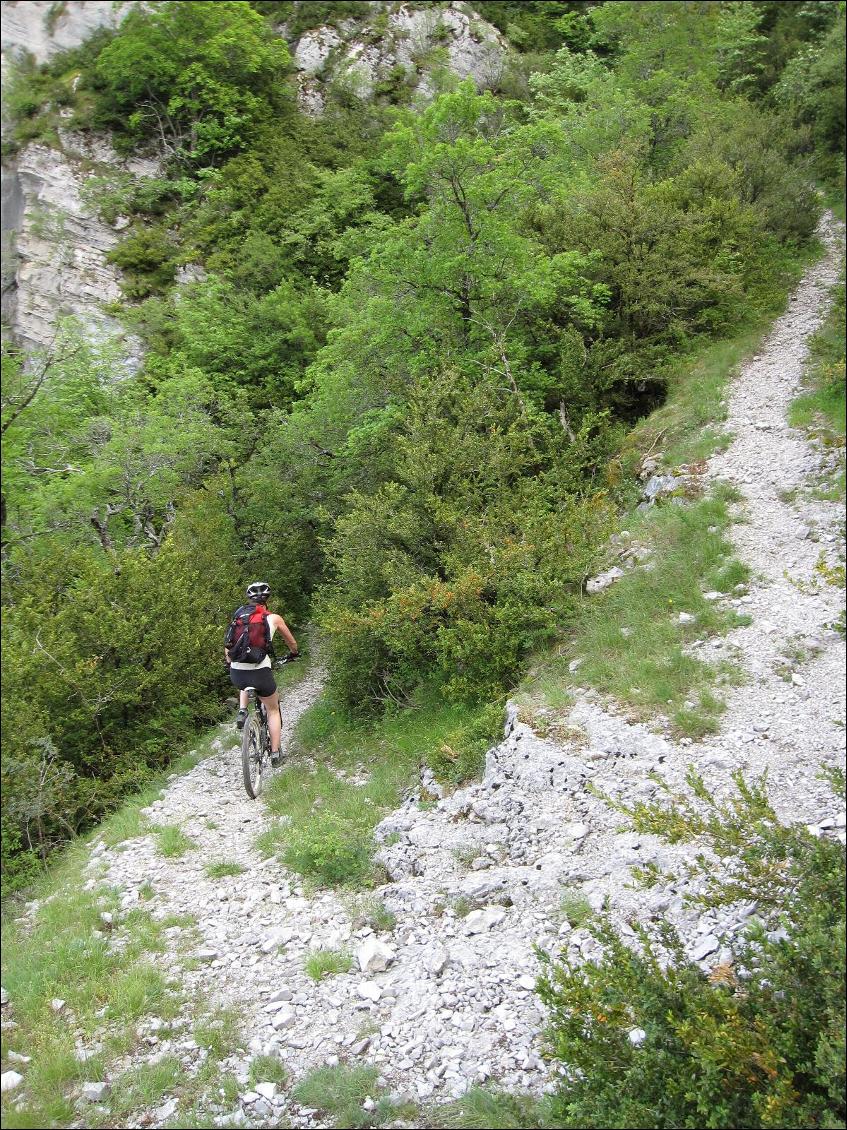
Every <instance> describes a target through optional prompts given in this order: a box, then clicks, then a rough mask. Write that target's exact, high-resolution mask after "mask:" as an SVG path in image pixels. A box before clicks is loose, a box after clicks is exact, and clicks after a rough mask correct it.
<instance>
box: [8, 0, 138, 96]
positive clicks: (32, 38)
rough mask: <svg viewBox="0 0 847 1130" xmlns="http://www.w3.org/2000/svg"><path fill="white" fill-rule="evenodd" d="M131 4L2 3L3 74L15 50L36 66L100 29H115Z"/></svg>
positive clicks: (100, 0) (96, 0)
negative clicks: (24, 52)
mask: <svg viewBox="0 0 847 1130" xmlns="http://www.w3.org/2000/svg"><path fill="white" fill-rule="evenodd" d="M132 7H134V5H133V4H132V3H121V2H120V0H119V2H118V3H112V0H68V3H65V4H55V3H53V2H52V0H3V3H2V4H0V12H2V16H3V30H2V38H0V46H2V58H3V75H4V77H5V75H6V72H7V69H8V66H9V64H10V63H11V61H12V59H13V57H14V56H15V54H16V53H17V52H18V51H26V52H28V53H29V54H30V55H32V57H33V58H34V59H35V61H36V63H46V62H47V60H48V59H49V58H50V57H51V56H52V55H55V54H56V53H57V52H58V51H66V50H67V49H68V48H70V47H78V46H79V45H80V43H83V42H84V41H85V40H86V39H88V37H89V36H90V35H91V34H92V32H95V31H97V30H98V29H99V28H101V27H116V26H117V25H118V24H119V23H120V22H121V20H122V19H123V18H124V16H125V15H126V14H127V12H128V11H129V10H130V9H131V8H132Z"/></svg>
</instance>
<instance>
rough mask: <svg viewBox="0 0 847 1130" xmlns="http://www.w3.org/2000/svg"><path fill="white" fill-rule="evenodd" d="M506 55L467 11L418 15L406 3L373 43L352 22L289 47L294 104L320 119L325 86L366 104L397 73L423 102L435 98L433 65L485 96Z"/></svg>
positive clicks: (488, 28) (493, 34)
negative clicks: (344, 89)
mask: <svg viewBox="0 0 847 1130" xmlns="http://www.w3.org/2000/svg"><path fill="white" fill-rule="evenodd" d="M437 48H440V49H441V52H440V56H441V57H440V59H439V58H438V57H437V55H436V51H435V49H437ZM508 49H509V48H508V44H507V42H506V40H505V39H504V38H503V36H502V35H501V34H500V33H499V32H498V31H497V29H496V28H495V27H493V26H492V25H491V24H489V23H488V22H487V21H486V20H484V19H482V18H481V17H480V16H479V15H477V14H476V13H475V12H473V10H472V9H470V8H469V7H468V5H466V4H462V3H452V4H450V5H449V6H448V7H446V8H434V7H433V8H423V9H422V8H412V7H411V6H409V5H407V4H403V5H402V6H401V7H399V8H397V9H396V10H394V11H389V12H388V13H387V17H386V29H385V33H384V34H383V35H382V36H381V38H380V39H379V40H378V41H377V42H373V40H372V39H365V38H363V37H362V35H361V29H360V28H356V26H355V25H351V24H350V23H349V22H348V23H344V24H341V25H340V27H339V28H338V29H334V28H330V27H320V28H316V29H314V30H312V31H307V32H306V33H305V34H304V35H302V36H301V37H300V39H299V40H298V42H297V44H296V47H295V48H294V64H295V67H296V68H297V70H298V72H299V75H298V83H299V93H298V101H299V104H300V108H301V109H302V110H304V111H305V112H306V113H310V114H319V113H320V112H321V111H322V110H323V108H324V98H325V87H324V85H323V83H324V80H327V79H328V80H335V81H339V82H342V83H346V84H347V85H348V86H349V87H350V88H351V89H352V90H353V91H354V92H355V93H356V94H357V95H359V96H360V97H368V96H369V95H370V94H372V93H373V91H374V89H375V87H376V86H377V84H378V83H379V82H380V81H382V80H383V79H385V78H386V77H387V76H388V75H389V74H390V73H391V71H392V70H393V69H394V68H396V67H402V68H403V70H404V71H405V72H406V74H407V76H408V80H409V82H410V84H413V87H414V91H415V93H416V94H417V95H419V96H420V97H421V98H424V99H426V98H429V97H431V96H432V95H433V94H434V84H433V82H432V77H431V75H432V71H433V69H434V68H435V66H437V65H442V66H445V67H446V68H447V69H448V70H450V71H452V72H453V74H455V75H456V76H457V77H458V78H460V79H465V78H472V79H473V80H474V82H475V83H476V85H477V87H478V88H480V89H483V88H485V87H488V86H491V85H492V84H493V83H495V82H496V81H497V79H498V78H499V76H500V74H501V72H502V69H503V65H504V60H505V59H506V56H507V53H508Z"/></svg>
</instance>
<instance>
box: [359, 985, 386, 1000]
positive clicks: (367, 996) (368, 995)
mask: <svg viewBox="0 0 847 1130" xmlns="http://www.w3.org/2000/svg"><path fill="white" fill-rule="evenodd" d="M356 992H357V993H358V994H359V996H360V997H361V998H362V999H363V1000H368V1001H378V1000H379V998H380V997H381V996H382V989H381V988H380V987H379V985H377V983H376V981H362V982H361V984H359V985H357V986H356Z"/></svg>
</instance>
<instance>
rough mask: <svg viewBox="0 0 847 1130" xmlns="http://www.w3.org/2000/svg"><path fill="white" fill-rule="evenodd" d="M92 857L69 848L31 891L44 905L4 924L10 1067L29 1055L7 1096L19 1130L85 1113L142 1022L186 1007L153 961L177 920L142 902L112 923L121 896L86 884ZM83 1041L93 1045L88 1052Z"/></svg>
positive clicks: (7, 1121) (6, 1109)
mask: <svg viewBox="0 0 847 1130" xmlns="http://www.w3.org/2000/svg"><path fill="white" fill-rule="evenodd" d="M86 860H87V850H86V845H84V844H82V843H77V844H75V845H73V846H72V847H71V848H69V849H68V851H67V852H66V853H65V857H64V859H63V860H62V863H61V864H60V865H58V866H57V867H56V868H54V870H53V871H52V872H51V874H50V875H49V876H47V877H46V878H45V879H43V880H42V881H41V882H40V883H39V884H38V885H37V886H36V888H35V889H34V890H33V891H32V892H31V893H32V895H33V896H34V897H35V899H37V901H38V904H39V905H38V908H37V910H34V911H33V912H32V913H31V914H29V915H27V916H26V918H20V919H12V918H9V920H8V921H7V922H6V923H5V924H4V927H3V987H4V988H5V989H6V991H7V992H8V994H9V1005H8V1006H7V1007H6V1008H4V1010H3V1015H4V1020H9V1019H11V1020H12V1021H13V1022H14V1025H15V1027H12V1028H7V1029H6V1030H4V1032H3V1040H2V1055H3V1070H4V1071H5V1070H7V1069H8V1068H16V1064H15V1062H13V1061H11V1060H10V1059H9V1053H10V1052H16V1053H18V1054H23V1055H26V1056H29V1057H30V1061H29V1062H28V1063H26V1064H25V1065H24V1066H23V1067H20V1068H17V1069H18V1070H19V1071H20V1073H21V1074H23V1076H24V1082H23V1084H21V1086H20V1087H19V1088H18V1089H17V1090H16V1091H14V1092H11V1093H9V1094H7V1095H4V1096H3V1125H4V1126H8V1127H10V1130H11V1128H13V1127H30V1126H56V1125H63V1124H66V1123H68V1122H70V1121H72V1120H73V1119H74V1118H76V1117H78V1112H77V1103H78V1096H79V1089H80V1087H81V1085H82V1083H83V1082H86V1081H87V1082H98V1081H100V1080H103V1079H105V1078H106V1074H107V1071H108V1067H109V1064H110V1063H111V1062H113V1061H114V1060H115V1059H116V1058H117V1057H120V1056H123V1055H126V1054H127V1053H129V1052H131V1051H132V1050H133V1049H134V1048H135V1047H136V1045H137V1044H138V1043H139V1042H140V1040H139V1037H138V1035H137V1028H138V1025H139V1022H140V1021H142V1020H143V1019H144V1018H145V1017H158V1018H159V1019H160V1020H162V1021H165V1022H167V1021H170V1020H173V1019H174V1018H175V1017H176V1016H177V1014H178V1013H179V1011H180V1009H181V1008H182V1007H183V1003H184V1002H183V1000H182V996H181V993H180V992H179V990H178V988H176V987H174V986H173V985H172V984H170V983H169V982H168V980H167V979H166V978H165V975H164V974H163V973H162V972H161V970H160V969H159V968H158V967H157V966H156V965H155V964H154V962H153V961H152V960H151V958H152V956H153V955H154V954H155V953H158V952H161V951H163V950H164V949H165V944H166V943H165V936H164V930H165V929H166V928H167V927H168V926H169V925H170V924H171V923H169V922H168V921H167V920H164V921H154V920H153V919H152V918H151V916H150V915H149V913H148V912H147V911H146V910H142V909H139V910H134V911H132V912H130V913H129V914H128V915H127V916H126V917H125V918H124V919H123V921H122V922H121V923H120V928H119V929H118V928H117V927H114V928H112V927H111V926H110V925H107V924H106V923H104V921H103V919H102V918H101V914H103V913H106V914H112V915H114V916H115V918H117V913H116V912H117V909H118V897H117V895H116V894H115V892H114V891H112V890H110V889H106V890H101V891H100V892H95V891H93V890H86V889H84V883H85V879H86V873H85V870H84V866H85V862H86ZM107 921H108V920H107ZM113 929H114V930H115V931H116V932H117V933H118V939H117V940H118V941H119V943H120V944H118V945H115V944H114V942H113ZM58 1001H62V1002H64V1003H63V1004H62V1005H61V1007H59V1006H58V1005H57V1003H56V1002H58ZM81 1047H86V1048H88V1049H89V1050H90V1054H89V1055H88V1056H87V1058H84V1057H83V1056H82V1055H81V1054H80V1048H81Z"/></svg>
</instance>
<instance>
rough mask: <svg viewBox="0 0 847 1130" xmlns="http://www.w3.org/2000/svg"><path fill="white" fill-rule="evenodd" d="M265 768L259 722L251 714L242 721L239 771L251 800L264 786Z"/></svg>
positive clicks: (266, 767)
mask: <svg viewBox="0 0 847 1130" xmlns="http://www.w3.org/2000/svg"><path fill="white" fill-rule="evenodd" d="M267 769H268V765H267V759H266V756H265V750H264V745H263V742H262V734H261V731H260V729H259V723H258V722H257V721H256V718H255V716H254V715H251V716H250V717H249V718H248V719H247V721H246V722H245V723H244V730H243V731H242V734H241V771H242V773H243V775H244V788H245V789H246V791H247V795H248V796H249V797H250V799H251V800H256V798H257V797H258V796H259V794H260V793H261V791H262V789H263V788H264V784H265V774H266V772H267Z"/></svg>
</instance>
